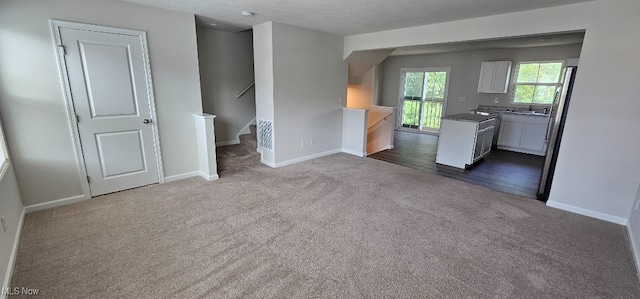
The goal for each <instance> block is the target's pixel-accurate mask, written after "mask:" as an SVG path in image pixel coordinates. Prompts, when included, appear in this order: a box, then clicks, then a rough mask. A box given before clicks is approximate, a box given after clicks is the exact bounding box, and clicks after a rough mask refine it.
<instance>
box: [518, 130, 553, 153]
mask: <svg viewBox="0 0 640 299" xmlns="http://www.w3.org/2000/svg"><path fill="white" fill-rule="evenodd" d="M546 135H547V124H544V125H541V124H527V125H526V126H525V128H524V130H523V131H522V140H521V141H520V147H521V148H523V149H527V150H532V151H536V152H544V151H543V150H544V149H545V139H546V138H545V137H546Z"/></svg>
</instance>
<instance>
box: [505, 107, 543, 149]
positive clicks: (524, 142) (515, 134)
mask: <svg viewBox="0 0 640 299" xmlns="http://www.w3.org/2000/svg"><path fill="white" fill-rule="evenodd" d="M548 125H549V117H548V116H538V115H514V114H503V115H502V121H501V123H500V134H499V135H498V148H499V149H504V150H509V151H514V152H520V153H526V154H534V155H538V156H544V155H545V154H546V150H547V143H546V134H547V126H548Z"/></svg>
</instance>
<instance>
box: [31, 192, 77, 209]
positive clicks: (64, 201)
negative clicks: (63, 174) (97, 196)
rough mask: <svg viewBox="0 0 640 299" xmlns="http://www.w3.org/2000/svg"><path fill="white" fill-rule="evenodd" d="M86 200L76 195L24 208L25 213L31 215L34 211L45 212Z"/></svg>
mask: <svg viewBox="0 0 640 299" xmlns="http://www.w3.org/2000/svg"><path fill="white" fill-rule="evenodd" d="M85 200H87V198H86V197H85V196H84V195H76V196H71V197H67V198H61V199H56V200H52V201H47V202H43V203H37V204H34V205H29V206H26V207H24V211H25V213H31V212H36V211H42V210H47V209H51V208H55V207H60V206H66V205H70V204H74V203H76V202H81V201H85Z"/></svg>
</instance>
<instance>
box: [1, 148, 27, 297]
mask: <svg viewBox="0 0 640 299" xmlns="http://www.w3.org/2000/svg"><path fill="white" fill-rule="evenodd" d="M0 138H1V136H0ZM0 173H1V169H0ZM21 216H22V201H21V199H20V192H19V191H18V183H17V181H16V176H15V173H14V171H13V167H12V166H11V164H8V165H7V169H6V173H4V175H2V176H0V217H5V223H6V225H7V231H6V232H2V230H1V229H0V287H3V286H5V285H2V284H3V283H4V281H5V279H6V278H7V277H6V274H7V270H8V268H9V258H10V256H11V251H12V249H13V244H14V243H15V242H16V241H17V235H18V224H19V222H20V217H21ZM7 286H8V285H7Z"/></svg>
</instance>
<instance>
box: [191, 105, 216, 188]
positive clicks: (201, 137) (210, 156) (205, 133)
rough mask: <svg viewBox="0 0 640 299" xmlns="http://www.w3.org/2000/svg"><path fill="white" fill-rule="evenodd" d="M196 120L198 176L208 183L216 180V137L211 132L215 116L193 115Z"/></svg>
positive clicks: (205, 114)
mask: <svg viewBox="0 0 640 299" xmlns="http://www.w3.org/2000/svg"><path fill="white" fill-rule="evenodd" d="M193 117H194V118H195V119H196V139H197V140H198V160H199V161H200V176H202V177H203V178H205V179H206V180H208V181H213V180H217V179H218V166H217V165H216V135H215V133H214V131H213V129H214V126H213V119H214V118H216V116H215V115H212V114H207V113H198V114H194V115H193Z"/></svg>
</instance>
